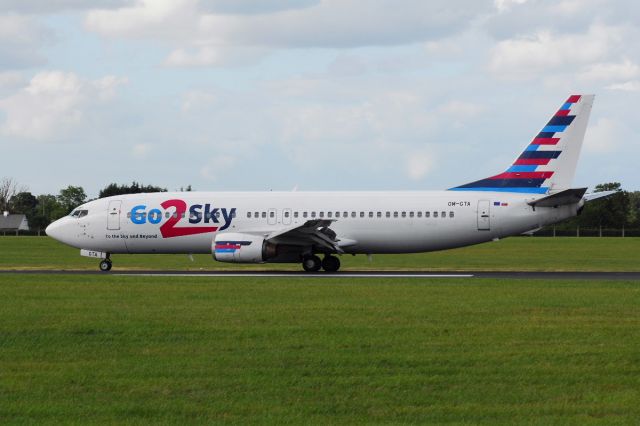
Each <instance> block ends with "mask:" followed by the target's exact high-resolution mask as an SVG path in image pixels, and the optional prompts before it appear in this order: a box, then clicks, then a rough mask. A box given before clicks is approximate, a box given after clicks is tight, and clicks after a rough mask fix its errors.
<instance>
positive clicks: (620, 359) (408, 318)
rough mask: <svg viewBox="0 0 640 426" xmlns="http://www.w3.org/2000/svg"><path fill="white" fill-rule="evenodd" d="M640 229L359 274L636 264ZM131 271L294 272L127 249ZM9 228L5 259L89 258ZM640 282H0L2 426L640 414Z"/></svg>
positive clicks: (94, 278)
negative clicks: (142, 253)
mask: <svg viewBox="0 0 640 426" xmlns="http://www.w3.org/2000/svg"><path fill="white" fill-rule="evenodd" d="M639 248H640V239H638V238H624V239H622V238H580V239H576V238H556V239H553V238H512V239H508V240H504V241H500V242H496V243H490V244H485V245H480V246H475V247H469V248H465V249H459V250H452V251H447V252H438V253H427V254H420V255H406V256H375V257H374V262H373V263H371V264H370V263H368V262H367V261H366V258H364V257H363V256H358V257H355V258H352V257H350V256H343V264H344V266H345V269H351V270H358V269H361V270H362V269H413V270H602V271H607V270H613V271H622V270H628V271H637V270H639V269H640V267H639V266H638V265H639V264H640V262H638V261H639V260H640V259H639V256H640V255H639V250H638V249H639ZM114 260H115V262H116V263H115V265H116V266H115V268H119V269H125V268H126V269H176V270H180V269H184V270H187V269H191V270H193V269H220V268H227V269H228V268H230V267H231V268H233V269H251V268H271V269H274V268H275V269H294V270H297V269H298V266H297V265H288V266H287V265H285V266H283V265H270V266H253V267H252V266H249V267H247V266H239V265H225V264H219V263H217V262H214V261H213V260H211V258H210V257H209V256H204V255H201V256H196V257H195V262H193V263H192V262H190V261H189V260H188V259H187V257H186V256H160V255H155V256H127V255H123V256H116V257H114ZM95 268H96V261H95V260H93V259H86V258H81V257H80V256H78V251H77V250H75V249H70V248H68V247H65V246H62V245H60V244H58V243H56V242H55V241H53V240H51V239H48V238H36V237H18V238H15V237H3V238H0V269H5V270H7V269H88V270H93V269H95ZM638 306H640V283H638V282H632V281H579V280H566V281H551V280H549V281H547V280H542V279H538V280H504V279H503V280H499V279H496V280H489V279H440V280H438V279H423V278H402V279H398V278H395V279H392V278H379V279H354V278H347V277H340V276H337V277H334V278H331V279H326V278H313V277H307V278H293V277H291V278H242V277H235V278H222V277H217V278H211V277H139V276H138V277H136V276H118V275H109V274H104V275H44V274H33V275H18V274H1V275H0V424H51V423H56V424H59V423H64V424H67V423H73V424H105V423H109V424H142V423H146V424H148V423H154V424H155V423H158V424H202V423H228V424H283V423H292V424H323V425H324V424H382V423H384V424H409V423H412V424H415V423H448V424H491V425H493V424H514V423H515V424H544V425H546V424H637V423H638V419H640V332H639V330H640V310H639V309H638Z"/></svg>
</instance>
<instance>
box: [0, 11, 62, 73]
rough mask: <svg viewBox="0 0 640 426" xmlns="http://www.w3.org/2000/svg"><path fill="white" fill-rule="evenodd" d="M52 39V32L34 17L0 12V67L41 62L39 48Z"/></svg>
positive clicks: (26, 65)
mask: <svg viewBox="0 0 640 426" xmlns="http://www.w3.org/2000/svg"><path fill="white" fill-rule="evenodd" d="M52 39H53V33H52V32H51V31H50V30H48V29H46V28H45V27H43V26H42V25H41V24H40V23H39V22H38V21H37V20H36V19H34V18H31V17H28V16H21V15H14V14H7V15H2V14H0V69H16V68H24V67H28V66H33V65H41V64H43V63H44V62H45V59H44V58H43V57H42V55H41V54H40V53H39V50H40V48H41V47H42V46H44V45H46V44H47V43H49V42H50V41H51V40H52Z"/></svg>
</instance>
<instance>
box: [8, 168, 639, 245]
mask: <svg viewBox="0 0 640 426" xmlns="http://www.w3.org/2000/svg"><path fill="white" fill-rule="evenodd" d="M191 190H192V188H191V185H188V186H187V187H184V188H180V191H191ZM166 191H167V189H166V188H161V187H159V186H154V185H143V184H140V183H138V182H135V181H134V182H132V183H131V184H130V185H127V184H117V183H110V184H108V185H107V186H105V187H104V188H103V189H102V190H100V192H99V194H98V198H104V197H111V196H114V195H123V194H140V193H144V192H166ZM601 191H615V194H613V195H612V196H610V197H607V198H604V199H600V200H595V201H593V202H590V203H588V204H587V205H586V207H585V208H584V209H583V211H582V213H581V214H580V215H579V216H577V217H574V218H571V219H568V220H565V221H564V222H562V223H560V224H558V225H556V226H555V229H557V230H559V231H565V232H569V231H571V232H573V231H574V230H576V229H577V228H591V229H600V230H602V229H625V228H626V229H636V230H640V191H625V190H623V189H622V185H621V184H620V183H619V182H610V183H603V184H600V185H596V187H595V188H594V192H601ZM87 201H91V200H89V199H87V194H86V193H85V191H84V189H83V188H82V187H81V186H72V185H69V186H68V187H66V188H64V189H61V190H60V192H59V193H58V194H56V195H53V194H41V195H37V196H36V195H33V194H32V193H31V192H29V191H28V189H27V188H26V187H25V186H24V185H20V184H18V183H17V182H16V181H15V180H13V179H11V178H3V179H2V180H0V212H2V211H9V212H10V213H21V214H25V215H26V216H27V220H28V221H29V226H30V227H31V229H32V230H36V231H39V230H43V229H44V228H46V227H47V226H48V225H49V224H50V223H51V222H53V221H55V220H57V219H59V218H61V217H63V216H65V215H67V214H69V213H70V212H71V211H72V210H73V209H74V208H75V207H77V206H79V205H80V204H83V203H85V202H87ZM546 232H547V233H549V232H550V231H549V229H547V230H546Z"/></svg>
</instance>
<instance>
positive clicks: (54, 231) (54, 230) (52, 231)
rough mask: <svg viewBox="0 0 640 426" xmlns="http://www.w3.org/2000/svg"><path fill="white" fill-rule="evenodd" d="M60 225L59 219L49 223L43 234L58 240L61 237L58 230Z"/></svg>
mask: <svg viewBox="0 0 640 426" xmlns="http://www.w3.org/2000/svg"><path fill="white" fill-rule="evenodd" d="M61 225H62V224H61V223H60V219H58V220H56V221H55V222H51V223H50V224H49V226H47V228H46V229H45V230H44V232H45V233H46V234H47V235H48V236H50V237H51V238H53V239H56V240H59V239H60V236H61V231H60V228H61V227H62V226H61Z"/></svg>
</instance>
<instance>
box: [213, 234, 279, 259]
mask: <svg viewBox="0 0 640 426" xmlns="http://www.w3.org/2000/svg"><path fill="white" fill-rule="evenodd" d="M276 248H277V246H276V245H275V244H272V243H269V242H267V241H265V239H264V238H263V237H261V236H257V235H251V234H241V233H231V232H229V233H224V234H219V235H216V238H215V239H214V240H213V244H212V247H211V253H212V254H213V258H214V259H215V260H217V261H218V262H233V263H262V262H266V261H267V260H269V259H271V258H272V257H275V256H276V255H277V251H276Z"/></svg>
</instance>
